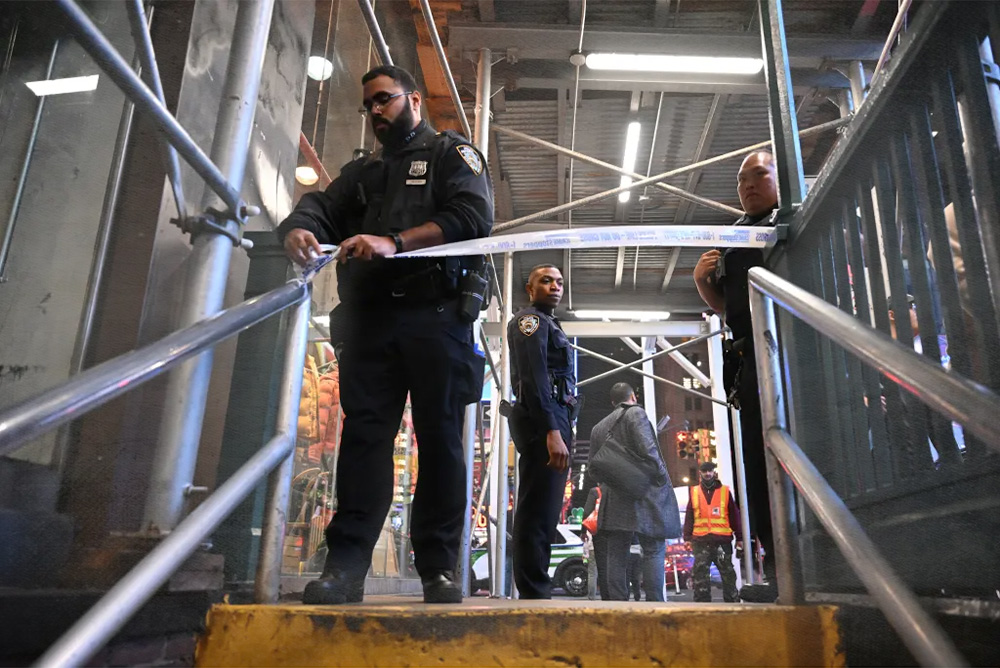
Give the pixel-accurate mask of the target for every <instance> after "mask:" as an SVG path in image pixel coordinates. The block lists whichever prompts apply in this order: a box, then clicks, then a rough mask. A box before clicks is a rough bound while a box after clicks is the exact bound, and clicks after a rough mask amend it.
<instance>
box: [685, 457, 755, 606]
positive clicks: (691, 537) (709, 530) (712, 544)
mask: <svg viewBox="0 0 1000 668" xmlns="http://www.w3.org/2000/svg"><path fill="white" fill-rule="evenodd" d="M700 471H701V484H699V485H694V486H693V487H691V488H690V490H689V491H690V495H689V498H688V505H687V512H686V513H685V515H684V540H686V541H688V542H690V543H691V550H692V552H694V568H693V569H692V570H693V572H692V574H691V575H692V578H693V579H694V600H695V602H703V603H711V602H712V581H711V567H712V563H715V566H716V568H718V569H719V575H720V576H721V577H722V599H723V600H724V601H726V602H730V603H734V602H736V601H738V600H739V595H738V592H737V590H736V569H735V568H733V536H734V535H735V537H736V549H737V551H739V552H742V550H743V533H742V530H741V528H740V523H739V512H738V511H737V509H736V501H735V500H734V499H733V494H732V492H731V491H730V490H729V487H727V486H726V485H723V484H722V483H721V482H719V479H718V477H717V476H716V473H715V464H714V463H712V462H705V463H703V464H702V465H701V467H700Z"/></svg>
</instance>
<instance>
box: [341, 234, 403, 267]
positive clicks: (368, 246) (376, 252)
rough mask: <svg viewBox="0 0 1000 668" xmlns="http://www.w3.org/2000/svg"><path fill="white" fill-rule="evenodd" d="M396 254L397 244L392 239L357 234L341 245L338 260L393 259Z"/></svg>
mask: <svg viewBox="0 0 1000 668" xmlns="http://www.w3.org/2000/svg"><path fill="white" fill-rule="evenodd" d="M395 254H396V242H394V241H393V240H392V237H377V236H375V235H374V234H357V235H355V236H353V237H351V238H349V239H345V240H344V243H342V244H340V251H339V253H338V254H337V259H338V260H340V261H341V262H347V260H348V259H349V258H355V259H358V260H371V259H372V258H373V257H392V256H393V255H395Z"/></svg>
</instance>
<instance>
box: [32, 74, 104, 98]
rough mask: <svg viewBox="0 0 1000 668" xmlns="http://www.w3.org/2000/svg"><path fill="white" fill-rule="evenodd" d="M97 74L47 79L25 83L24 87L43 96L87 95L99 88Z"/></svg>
mask: <svg viewBox="0 0 1000 668" xmlns="http://www.w3.org/2000/svg"><path fill="white" fill-rule="evenodd" d="M97 78H98V75H97V74H90V75H88V76H85V77H67V78H65V79H45V80H42V81H25V82H24V85H25V86H27V87H28V88H30V89H31V92H32V93H34V94H35V95H37V96H38V97H42V96H43V95H62V94H63V93H86V92H87V91H91V90H94V89H96V88H97Z"/></svg>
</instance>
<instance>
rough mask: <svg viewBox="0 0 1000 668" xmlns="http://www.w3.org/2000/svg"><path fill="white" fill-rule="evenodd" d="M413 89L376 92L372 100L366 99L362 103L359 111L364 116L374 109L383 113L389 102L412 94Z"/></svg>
mask: <svg viewBox="0 0 1000 668" xmlns="http://www.w3.org/2000/svg"><path fill="white" fill-rule="evenodd" d="M412 92H413V91H409V90H406V91H403V92H402V93H393V94H391V95H390V94H389V93H376V94H375V95H373V96H372V98H371V99H370V100H365V101H363V102H362V103H361V109H358V113H360V114H361V115H362V116H364V115H365V114H370V113H371V112H372V111H375V112H376V113H381V112H383V111H385V108H386V107H387V106H389V103H390V102H392V101H393V100H395V99H396V98H397V97H402V96H403V95H410V94H411V93H412Z"/></svg>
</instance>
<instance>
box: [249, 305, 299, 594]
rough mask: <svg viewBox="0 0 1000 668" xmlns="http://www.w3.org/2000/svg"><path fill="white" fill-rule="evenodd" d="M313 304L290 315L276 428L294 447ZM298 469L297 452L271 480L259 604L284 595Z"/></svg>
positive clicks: (263, 533) (266, 503)
mask: <svg viewBox="0 0 1000 668" xmlns="http://www.w3.org/2000/svg"><path fill="white" fill-rule="evenodd" d="M309 307H310V300H309V298H308V297H307V298H305V299H303V300H302V301H300V302H299V303H298V304H296V305H295V306H294V307H292V308H291V309H289V310H288V311H286V313H287V317H286V321H285V322H286V327H285V337H286V339H285V366H284V369H282V372H281V390H280V399H279V401H278V411H277V415H276V416H275V424H276V425H277V427H278V432H279V433H285V434H288V435H289V436H290V437H291V441H292V443H295V435H296V433H297V432H298V426H299V422H298V420H299V399H300V398H301V396H302V362H303V360H305V358H306V347H307V346H308V339H309ZM294 468H295V449H294V448H289V450H288V456H287V457H285V459H284V460H282V461H281V463H280V464H278V465H277V466H276V467H275V468H274V469H273V470H272V471H271V473H270V474H269V475H268V477H267V495H266V497H265V500H264V524H263V526H262V528H261V536H260V558H259V559H258V560H257V577H256V578H255V581H254V588H253V591H254V602H255V603H277V602H278V597H279V596H280V594H281V562H282V556H283V549H284V544H285V521H286V517H285V513H286V512H287V510H288V497H289V495H290V491H291V487H292V473H293V470H294Z"/></svg>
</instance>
